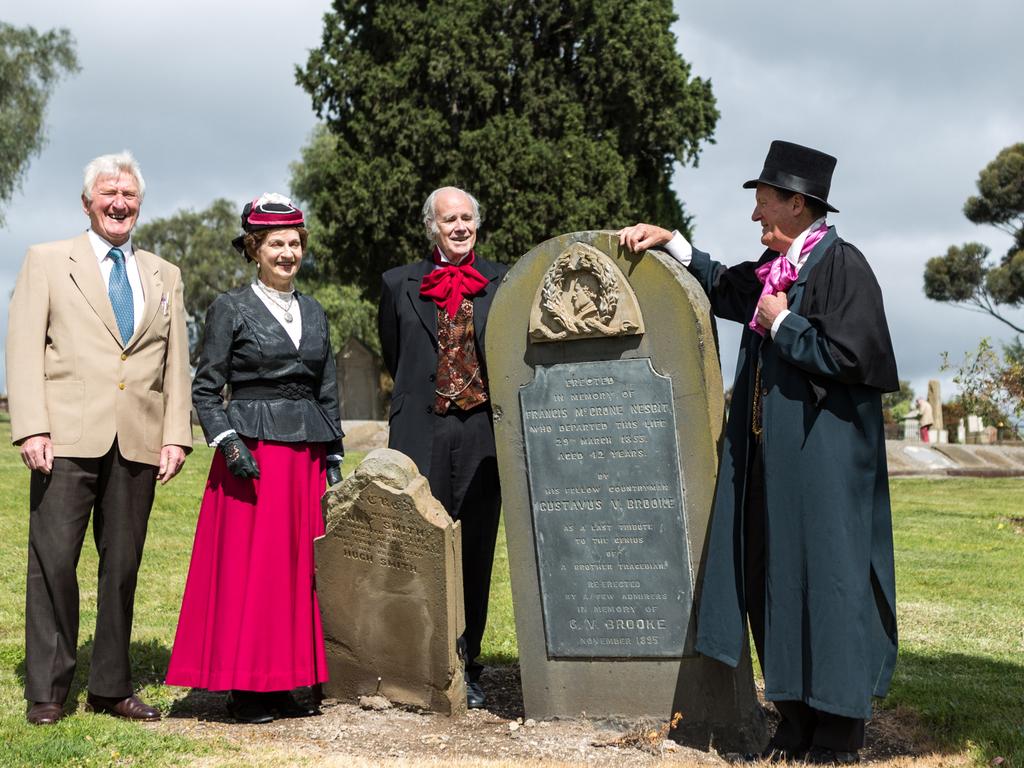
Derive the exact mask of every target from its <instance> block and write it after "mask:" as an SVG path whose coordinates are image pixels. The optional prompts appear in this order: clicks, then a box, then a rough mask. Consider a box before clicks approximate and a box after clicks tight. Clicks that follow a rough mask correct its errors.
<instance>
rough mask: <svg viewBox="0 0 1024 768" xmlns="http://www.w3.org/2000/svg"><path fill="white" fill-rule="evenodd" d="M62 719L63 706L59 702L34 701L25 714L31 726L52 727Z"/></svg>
mask: <svg viewBox="0 0 1024 768" xmlns="http://www.w3.org/2000/svg"><path fill="white" fill-rule="evenodd" d="M62 717H64V705H63V704H61V703H60V702H59V701H34V702H32V706H30V707H29V708H28V712H26V713H25V719H26V720H28V721H29V723H30V724H31V725H53V724H54V723H56V722H57V721H58V720H60V719H61V718H62Z"/></svg>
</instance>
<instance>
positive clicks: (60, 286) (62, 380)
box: [7, 234, 192, 465]
mask: <svg viewBox="0 0 1024 768" xmlns="http://www.w3.org/2000/svg"><path fill="white" fill-rule="evenodd" d="M135 258H136V259H137V260H138V265H139V274H140V276H141V278H142V291H143V295H144V296H145V307H144V309H143V312H142V322H141V323H140V324H139V326H138V328H136V330H135V335H134V336H132V338H131V339H130V340H129V342H128V344H127V346H122V344H121V334H120V332H119V331H118V328H117V321H116V320H115V319H114V310H113V308H112V307H111V305H110V299H109V297H108V295H107V289H106V286H105V285H104V283H103V276H102V275H101V274H100V268H99V264H98V263H97V260H96V254H95V251H93V248H92V246H91V245H90V243H89V238H88V235H86V234H82V235H79V236H78V237H75V238H72V239H71V240H60V241H58V242H54V243H43V244H42V245H34V246H32V247H31V248H29V249H28V254H27V255H26V256H25V262H24V264H22V267H21V272H19V273H18V282H17V283H16V285H15V287H14V295H13V297H12V298H11V304H10V316H9V319H8V324H7V395H8V402H9V407H10V412H11V438H12V440H13V441H14V442H18V441H20V440H22V439H24V438H26V437H29V436H30V435H37V434H41V433H49V435H50V439H51V440H52V441H53V452H54V455H55V456H64V457H79V458H90V457H92V458H94V457H98V456H102V455H104V454H105V453H106V452H107V451H109V450H110V446H111V445H112V444H113V442H114V437H115V436H116V437H117V442H118V448H119V449H120V452H121V455H123V456H124V457H125V458H126V459H129V460H130V461H138V462H142V463H145V464H153V465H159V463H160V449H161V447H163V446H164V445H169V444H174V445H181V446H183V447H184V448H185V450H186V451H190V450H191V449H192V426H191V411H192V397H191V391H190V389H191V386H190V380H189V379H190V377H189V362H188V337H187V333H186V330H185V307H184V303H183V300H182V286H181V272H180V271H179V270H178V268H177V267H176V266H174V265H173V264H170V263H169V262H166V261H164V260H163V259H161V258H160V257H158V256H157V255H156V254H153V253H149V252H147V251H141V250H138V249H136V251H135Z"/></svg>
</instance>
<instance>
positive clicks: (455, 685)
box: [316, 448, 466, 715]
mask: <svg viewBox="0 0 1024 768" xmlns="http://www.w3.org/2000/svg"><path fill="white" fill-rule="evenodd" d="M323 505H324V513H325V517H326V520H327V532H326V535H325V536H324V537H323V538H320V539H317V541H316V567H317V595H318V597H319V600H320V610H321V614H322V617H323V629H324V643H325V646H326V650H327V664H328V669H329V671H330V677H331V679H330V682H328V683H326V684H325V685H324V692H325V693H326V694H327V695H328V696H333V697H336V698H339V699H348V700H352V699H355V698H358V697H359V696H373V695H382V696H384V697H386V698H387V699H389V700H390V701H392V702H394V703H396V704H403V705H408V706H414V707H420V708H423V709H430V710H434V711H436V712H442V713H444V714H447V715H454V714H462V713H464V712H465V711H466V684H465V680H464V678H463V661H462V659H460V658H459V657H458V655H457V654H456V639H457V638H458V637H459V635H461V634H462V631H463V629H464V627H465V619H464V616H463V601H462V581H461V566H460V565H458V564H460V563H461V540H460V526H459V524H458V523H453V522H452V520H451V518H450V517H448V513H447V512H445V510H444V507H442V506H441V504H440V502H438V501H437V500H436V499H435V498H434V497H433V496H432V495H431V494H430V487H429V485H428V484H427V480H426V478H424V477H423V476H422V475H420V474H419V472H418V471H417V469H416V465H415V464H414V463H413V462H412V460H411V459H409V458H408V457H407V456H405V455H404V454H401V453H399V452H397V451H392V450H389V449H387V448H379V449H377V450H375V451H372V452H371V453H369V454H368V455H367V456H366V458H365V459H363V462H362V463H361V464H360V465H359V467H358V468H357V469H356V471H355V472H354V473H353V474H352V475H350V476H349V477H348V478H346V479H345V481H344V482H342V483H341V484H339V485H338V486H336V487H334V488H331V489H330V490H328V492H327V494H326V495H325V496H324V501H323Z"/></svg>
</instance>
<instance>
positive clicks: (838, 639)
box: [619, 141, 899, 764]
mask: <svg viewBox="0 0 1024 768" xmlns="http://www.w3.org/2000/svg"><path fill="white" fill-rule="evenodd" d="M835 164H836V159H835V158H834V157H831V156H829V155H826V154H824V153H822V152H818V151H816V150H813V149H810V148H808V147H803V146H800V145H798V144H791V143H789V142H784V141H774V142H772V145H771V148H770V149H769V151H768V156H767V158H766V159H765V163H764V169H763V170H762V171H761V175H760V176H759V177H758V178H756V179H752V180H750V181H748V182H746V183H745V184H744V185H743V186H744V187H745V188H748V189H749V188H753V189H755V190H756V191H755V205H754V212H753V215H752V216H751V218H752V219H753V220H754V221H755V222H757V223H758V224H760V226H761V243H762V244H763V245H764V246H765V248H766V250H765V251H764V253H763V254H761V256H760V257H759V258H758V259H757V260H756V261H748V262H744V263H742V264H738V265H736V266H734V267H725V266H724V265H722V264H719V263H718V262H715V261H712V259H711V257H710V256H709V255H708V254H706V253H703V252H702V251H699V250H697V249H696V248H693V247H692V246H691V245H690V244H689V243H688V242H687V241H686V240H685V239H684V238H683V237H682V236H681V235H680V234H679V233H678V232H676V233H672V232H668V231H666V230H664V229H662V228H660V227H656V226H652V225H649V224H642V223H641V224H637V225H635V226H632V227H627V228H625V229H623V230H621V231H620V232H619V242H620V243H621V244H623V245H625V246H627V247H628V248H630V249H631V250H634V251H643V250H646V249H649V248H653V247H663V248H664V249H665V250H667V251H668V252H669V253H670V254H671V255H672V256H674V257H675V258H676V259H678V260H679V261H680V262H681V263H682V264H684V265H685V266H686V268H687V269H688V270H689V271H690V273H691V274H692V275H693V276H694V277H695V278H697V280H698V281H699V282H700V284H701V286H702V287H703V288H704V290H705V292H706V293H707V295H708V298H709V299H710V301H711V308H712V311H713V312H714V313H715V314H716V315H717V316H718V317H721V318H725V319H728V320H735V321H736V322H739V323H742V324H743V325H744V330H743V334H742V340H741V342H740V351H739V359H738V361H737V364H736V380H735V383H734V387H733V394H732V401H731V403H730V406H729V421H728V424H727V426H726V436H725V445H724V446H723V450H722V456H721V464H720V467H719V474H718V487H717V489H716V493H715V501H714V509H713V518H712V523H711V535H710V538H709V543H708V557H707V564H706V567H705V571H704V581H703V590H702V593H701V595H700V607H699V613H698V625H697V650H698V651H700V652H701V653H703V654H704V655H706V656H709V657H711V658H714V659H717V660H719V661H721V662H723V663H725V664H729V665H731V666H735V665H736V664H737V663H738V662H739V660H740V659H741V657H742V655H743V653H744V652H745V647H746V642H747V639H746V638H747V635H746V630H745V627H744V614H746V617H747V618H748V619H749V622H750V629H751V633H752V634H753V636H754V644H755V647H756V649H757V653H758V656H759V658H760V662H761V669H762V672H763V674H764V683H765V697H766V698H767V699H769V700H772V701H773V702H774V703H775V706H776V708H777V709H778V711H779V714H780V715H781V722H780V723H779V726H778V729H777V730H776V732H775V735H774V736H773V737H772V739H771V741H770V742H769V744H768V747H767V748H766V749H765V752H764V753H762V755H761V756H762V757H766V758H770V759H773V760H780V759H782V760H788V759H806V760H807V761H809V762H812V763H824V764H832V763H850V762H855V761H856V760H857V759H858V750H859V749H860V748H861V747H862V746H863V743H864V721H865V719H866V718H868V717H870V715H871V696H872V694H874V695H876V696H884V695H885V693H886V691H887V690H888V687H889V681H890V679H891V677H892V672H893V668H894V665H895V662H896V603H895V578H894V569H893V549H892V520H891V514H890V508H889V490H888V477H887V468H886V461H885V441H884V434H883V429H882V405H881V395H882V393H883V392H890V391H895V390H896V389H897V388H898V385H899V382H898V380H897V375H896V362H895V358H894V356H893V350H892V343H891V341H890V338H889V329H888V326H887V324H886V320H885V311H884V309H883V306H882V294H881V291H880V289H879V287H878V283H877V281H876V280H875V276H874V274H873V273H872V271H871V268H870V266H868V263H867V261H866V260H865V258H864V256H863V255H862V254H861V252H860V251H858V250H857V249H856V248H855V247H854V246H853V245H851V244H850V243H848V242H846V241H845V240H843V239H842V238H840V237H839V235H838V234H837V232H836V229H835V227H834V226H829V225H828V222H827V220H826V216H827V214H828V213H829V212H831V213H838V211H837V210H836V209H835V208H834V207H833V206H832V205H831V204H830V203H829V202H828V194H829V188H830V186H831V180H832V171H833V169H834V168H835Z"/></svg>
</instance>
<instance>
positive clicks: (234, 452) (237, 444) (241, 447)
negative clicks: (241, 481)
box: [218, 435, 260, 478]
mask: <svg viewBox="0 0 1024 768" xmlns="http://www.w3.org/2000/svg"><path fill="white" fill-rule="evenodd" d="M218 447H219V448H220V452H221V453H223V454H224V460H225V461H226V462H227V465H228V471H229V472H231V474H232V475H234V476H235V477H241V478H248V477H259V476H260V468H259V467H258V466H257V465H256V459H254V458H253V457H252V453H251V452H250V451H249V449H248V448H246V447H245V443H243V442H242V440H241V438H239V437H238V435H231V436H230V437H225V438H224V439H223V440H221V442H220V445H219V446H218Z"/></svg>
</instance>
